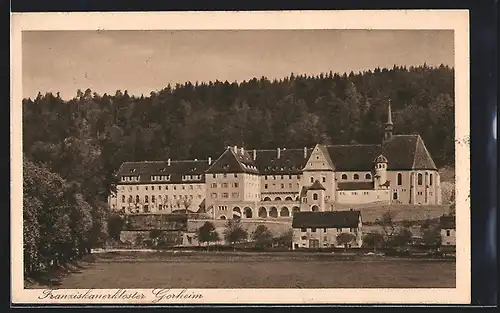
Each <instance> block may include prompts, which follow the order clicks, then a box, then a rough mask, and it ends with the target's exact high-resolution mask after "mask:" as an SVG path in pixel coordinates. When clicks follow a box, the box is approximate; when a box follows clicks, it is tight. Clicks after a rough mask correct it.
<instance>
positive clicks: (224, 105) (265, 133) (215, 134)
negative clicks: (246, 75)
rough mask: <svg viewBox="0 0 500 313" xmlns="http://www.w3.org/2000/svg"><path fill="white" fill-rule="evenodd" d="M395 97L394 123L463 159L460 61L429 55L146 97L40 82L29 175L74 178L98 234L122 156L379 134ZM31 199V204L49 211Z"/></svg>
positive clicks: (30, 112) (31, 122)
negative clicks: (412, 63)
mask: <svg viewBox="0 0 500 313" xmlns="http://www.w3.org/2000/svg"><path fill="white" fill-rule="evenodd" d="M389 101H390V102H391V106H392V112H393V122H394V129H395V133H396V134H412V133H419V134H420V135H421V136H422V137H423V139H424V141H425V143H426V145H427V148H428V149H429V151H430V153H431V154H432V156H433V157H434V160H435V162H436V165H437V166H438V167H442V166H446V165H453V164H454V70H453V68H450V67H448V66H444V65H441V66H439V67H430V66H427V65H425V64H424V65H422V66H418V67H409V68H406V67H398V66H394V67H393V68H391V69H386V68H383V69H380V68H376V69H374V70H370V71H366V72H362V73H353V72H351V73H344V74H338V73H332V72H329V73H323V74H320V75H318V76H307V75H297V74H291V75H290V76H289V77H285V78H282V79H279V80H277V79H275V80H269V79H267V78H265V77H262V78H260V79H258V78H254V79H251V80H249V81H243V82H240V83H236V82H233V83H230V82H227V81H225V82H221V81H215V82H202V83H198V82H194V83H193V82H186V83H184V84H177V85H175V86H170V85H168V86H166V87H165V88H164V89H163V90H160V91H157V92H151V93H150V95H147V96H144V95H141V96H132V95H129V94H128V92H127V91H126V90H124V91H120V90H118V91H116V93H115V94H114V95H108V94H104V95H99V94H97V93H95V92H92V91H91V90H90V89H87V90H85V91H81V90H78V91H77V93H76V96H75V97H74V98H73V99H70V100H63V99H62V98H61V97H60V96H59V94H58V93H56V94H53V93H46V94H42V93H39V94H38V96H37V97H36V98H35V99H24V100H23V125H24V126H23V151H24V158H25V166H28V169H30V168H31V169H33V170H31V171H30V170H26V167H25V174H24V176H25V177H24V182H25V184H27V182H29V181H32V180H33V179H42V178H41V177H37V176H36V175H43V176H45V175H47V177H52V178H51V179H54V180H55V181H58V182H59V183H61V184H63V185H65V186H67V188H66V189H67V190H69V191H67V192H66V193H69V194H70V195H71V196H67V195H66V196H63V195H59V196H60V197H62V199H64V201H63V202H64V203H65V205H66V204H67V205H66V206H69V207H71V206H77V205H76V204H75V203H77V202H78V203H79V204H78V205H79V206H80V207H84V206H85V207H87V206H88V208H89V210H90V212H91V213H92V214H90V215H89V218H90V220H89V223H90V224H89V225H87V226H85V227H87V228H88V229H90V230H92V229H93V230H95V231H94V232H95V233H94V234H93V235H92V236H94V237H92V236H90V235H89V236H90V237H89V238H91V237H92V238H94V239H92V240H93V241H92V242H94V243H95V242H97V241H99V240H98V238H99V237H100V236H101V234H102V233H103V231H102V223H103V222H102V216H103V215H104V214H105V213H104V211H105V209H103V207H104V206H105V201H106V198H107V196H108V194H109V191H110V190H112V189H113V183H114V177H113V176H114V173H115V172H116V170H117V169H118V167H119V166H120V164H121V163H122V162H124V161H142V160H165V159H167V158H172V159H186V158H189V159H194V158H198V159H203V158H208V157H209V156H211V157H212V158H214V157H215V158H216V157H218V156H219V155H220V153H221V152H222V151H223V150H224V148H225V147H226V146H228V145H238V146H243V147H245V148H247V149H252V148H273V149H274V148H276V147H286V148H302V147H304V146H313V145H315V144H316V143H324V144H329V143H330V144H347V143H354V142H356V143H379V142H381V140H382V137H383V132H384V124H385V122H386V120H387V104H388V103H389ZM34 169H36V170H34ZM45 172H47V173H46V174H44V173H45ZM48 173H50V175H49V174H48ZM29 175H35V178H33V177H29ZM51 175H52V176H51ZM54 175H55V176H54ZM47 184H49V185H48V187H47V188H45V187H42V186H39V187H37V188H38V189H36V188H35V189H36V190H35V189H33V188H32V192H31V193H30V192H28V193H27V194H25V197H32V198H33V199H32V201H31V202H30V203H32V204H30V206H39V207H46V206H50V205H52V204H51V203H53V201H55V200H53V199H52V200H47V199H39V198H40V197H42V196H41V195H39V194H38V193H39V192H41V191H40V188H45V189H44V190H43V192H47V190H49V189H50V187H51V186H50V184H51V183H50V182H47ZM25 188H26V185H25ZM66 189H65V190H66ZM51 192H52V191H51ZM53 192H56V193H57V192H63V191H61V190H54V191H53ZM54 197H55V196H54ZM56 198H57V197H56ZM54 199H55V198H54ZM57 199H59V198H57ZM25 201H27V200H26V199H25ZM44 201H45V202H44ZM47 201H48V202H47ZM51 201H52V202H51ZM58 201H59V200H58ZM61 201H62V200H61ZM75 201H76V202H75ZM82 205H83V206H82ZM30 206H28V208H26V205H25V209H24V210H25V212H26V210H32V211H33V212H39V211H40V209H39V208H38V209H37V208H35V209H33V208H31V207H30ZM75 210H76V209H75ZM66 211H67V210H66ZM70 211H71V210H70ZM65 214H66V213H65ZM26 218H29V217H25V222H26V221H27V220H26ZM35 219H36V218H35ZM75 227H80V226H78V225H76V226H75ZM96 234H97V235H96ZM96 238H97V239H96ZM82 240H83V239H82ZM85 240H87V241H89V242H90V239H85ZM85 240H84V241H85Z"/></svg>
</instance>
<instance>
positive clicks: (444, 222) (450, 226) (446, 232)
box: [439, 215, 456, 247]
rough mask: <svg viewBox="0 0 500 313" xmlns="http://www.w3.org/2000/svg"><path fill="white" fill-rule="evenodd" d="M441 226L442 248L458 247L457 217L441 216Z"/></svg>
mask: <svg viewBox="0 0 500 313" xmlns="http://www.w3.org/2000/svg"><path fill="white" fill-rule="evenodd" d="M439 225H440V227H441V246H447V247H454V246H455V245H456V226H455V216H452V215H444V216H441V218H440V219H439Z"/></svg>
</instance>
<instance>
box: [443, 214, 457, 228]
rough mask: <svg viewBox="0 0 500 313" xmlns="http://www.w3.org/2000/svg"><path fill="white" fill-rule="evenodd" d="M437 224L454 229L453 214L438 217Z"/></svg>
mask: <svg viewBox="0 0 500 313" xmlns="http://www.w3.org/2000/svg"><path fill="white" fill-rule="evenodd" d="M439 225H440V227H441V228H442V229H455V227H456V226H455V216H452V215H443V216H441V217H440V218H439Z"/></svg>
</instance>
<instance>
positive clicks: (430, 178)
mask: <svg viewBox="0 0 500 313" xmlns="http://www.w3.org/2000/svg"><path fill="white" fill-rule="evenodd" d="M429 185H430V186H432V174H430V175H429Z"/></svg>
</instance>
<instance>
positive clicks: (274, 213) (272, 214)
mask: <svg viewBox="0 0 500 313" xmlns="http://www.w3.org/2000/svg"><path fill="white" fill-rule="evenodd" d="M269 216H270V217H278V209H277V208H276V207H274V206H273V207H272V208H270V209H269Z"/></svg>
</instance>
